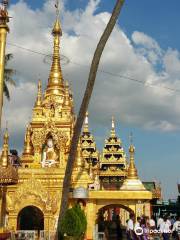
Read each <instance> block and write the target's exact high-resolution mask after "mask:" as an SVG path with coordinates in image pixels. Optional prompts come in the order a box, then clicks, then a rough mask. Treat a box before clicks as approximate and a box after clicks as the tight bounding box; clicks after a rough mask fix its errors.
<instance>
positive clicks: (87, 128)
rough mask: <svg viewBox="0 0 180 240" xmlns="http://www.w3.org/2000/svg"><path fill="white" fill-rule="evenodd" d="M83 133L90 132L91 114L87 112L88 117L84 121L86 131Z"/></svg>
mask: <svg viewBox="0 0 180 240" xmlns="http://www.w3.org/2000/svg"><path fill="white" fill-rule="evenodd" d="M83 132H89V113H88V112H86V116H85V119H84V129H83Z"/></svg>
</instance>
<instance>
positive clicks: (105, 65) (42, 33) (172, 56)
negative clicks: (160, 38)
mask: <svg viewBox="0 0 180 240" xmlns="http://www.w3.org/2000/svg"><path fill="white" fill-rule="evenodd" d="M99 2H100V1H95V0H91V1H89V4H88V5H87V7H86V9H85V10H76V11H73V12H70V11H69V10H67V9H65V7H64V5H62V6H63V7H62V13H61V16H62V29H63V37H62V43H61V52H62V54H63V55H65V56H67V57H68V58H69V59H70V60H71V63H69V64H68V65H64V66H63V70H64V76H65V78H66V79H68V80H69V81H70V82H71V83H72V85H73V91H74V97H75V104H76V109H77V108H78V106H79V103H80V101H81V99H82V94H83V91H84V88H85V84H86V81H87V78H88V72H89V68H88V67H83V66H79V65H76V64H74V63H79V64H82V65H89V64H90V62H91V59H92V57H93V53H94V50H95V47H96V45H97V42H98V40H99V37H100V35H101V34H102V32H103V30H104V28H105V26H106V23H107V21H108V19H109V17H110V14H109V13H108V12H101V13H98V14H94V12H95V10H96V8H97V6H98V3H99ZM10 15H11V16H12V17H13V18H12V20H11V23H10V29H11V32H10V34H9V36H8V42H10V43H13V44H17V45H21V46H22V47H25V48H30V49H33V50H34V51H38V52H43V53H46V54H50V53H51V52H52V36H51V35H50V31H51V28H50V26H52V24H53V21H54V9H53V3H52V1H50V0H49V1H46V2H45V4H44V7H43V8H42V9H41V10H33V9H30V7H29V6H27V4H26V3H25V2H23V1H20V2H18V3H17V4H15V5H11V9H10ZM8 51H9V52H12V53H13V54H14V60H13V61H12V63H11V66H12V67H13V68H15V69H17V71H18V75H17V76H16V78H17V81H19V84H20V85H19V86H18V88H17V89H12V91H11V95H12V96H11V98H12V102H11V103H10V104H6V106H7V110H6V113H5V115H6V116H8V117H7V118H8V119H9V125H10V126H11V125H12V126H14V123H13V120H14V116H15V115H16V114H17V112H18V114H20V115H18V117H17V119H18V120H17V123H16V127H15V129H16V131H15V132H14V134H13V136H16V133H17V132H23V129H24V127H25V124H26V122H27V120H28V117H29V116H30V115H31V110H32V107H33V99H34V97H35V94H36V88H35V84H36V83H37V80H38V78H39V76H40V77H41V79H42V80H43V85H44V86H45V85H46V83H47V79H48V72H49V68H50V65H48V64H45V63H44V62H43V59H44V57H43V56H41V55H37V54H34V53H30V52H28V51H25V50H23V49H19V48H16V47H14V46H11V45H8ZM157 63H158V64H159V63H161V68H160V69H157V68H156V64H157ZM100 68H101V69H103V70H105V71H109V72H112V73H115V74H119V75H125V76H129V77H132V78H134V79H138V80H141V81H144V82H145V86H143V85H142V84H138V83H137V82H132V81H130V80H128V79H123V78H118V77H113V76H111V75H107V74H104V73H100V72H99V73H98V76H97V82H96V86H95V89H94V93H93V98H92V100H91V106H90V109H91V114H92V118H93V119H94V121H95V122H96V123H97V124H102V125H104V126H105V125H107V123H108V122H109V118H110V117H111V115H115V116H117V120H121V122H122V123H126V124H130V125H133V126H140V127H144V128H146V129H151V130H157V129H158V130H161V131H173V130H176V129H180V120H179V119H180V109H179V104H180V96H179V95H178V94H174V93H173V92H171V91H168V90H167V89H163V88H161V86H167V87H170V88H179V89H180V82H179V77H178V76H179V72H180V59H179V52H178V51H177V50H170V49H169V50H168V51H164V50H162V49H161V48H160V46H159V44H158V43H157V42H156V41H155V40H154V39H153V38H151V37H150V36H147V35H146V34H145V33H141V32H138V31H134V33H133V34H132V39H130V38H128V37H127V35H126V34H125V33H124V32H123V31H122V30H121V29H120V27H119V26H116V27H115V30H114V31H113V34H112V36H111V37H110V40H109V42H108V44H107V46H106V49H105V51H104V53H103V57H102V60H101V65H100ZM27 84H29V85H27ZM149 84H152V85H153V84H156V86H159V87H156V88H154V87H149ZM102 115H103V118H102Z"/></svg>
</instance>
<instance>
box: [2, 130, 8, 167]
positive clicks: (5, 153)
mask: <svg viewBox="0 0 180 240" xmlns="http://www.w3.org/2000/svg"><path fill="white" fill-rule="evenodd" d="M8 153H9V134H8V129H7V128H6V130H5V133H4V142H3V149H2V154H1V165H2V167H4V168H6V167H8V161H9V159H8Z"/></svg>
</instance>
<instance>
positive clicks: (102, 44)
mask: <svg viewBox="0 0 180 240" xmlns="http://www.w3.org/2000/svg"><path fill="white" fill-rule="evenodd" d="M123 3H124V0H117V1H116V5H115V7H114V10H113V12H112V15H111V18H110V20H109V22H108V24H107V26H106V28H105V30H104V33H103V35H102V36H101V39H100V41H99V43H98V45H97V48H96V51H95V53H94V57H93V60H92V64H91V68H90V72H89V78H88V82H87V86H86V90H85V93H84V97H83V101H82V103H81V107H80V110H79V114H78V118H77V121H76V124H75V128H74V134H73V137H72V141H71V145H70V152H69V157H68V161H67V165H66V171H65V177H64V182H63V189H62V197H61V207H60V214H59V219H58V226H59V223H60V221H61V219H62V217H63V215H64V213H65V211H66V210H67V208H68V197H69V188H70V184H71V175H72V171H73V165H74V161H75V158H76V151H77V145H78V141H79V137H80V134H81V129H82V125H83V122H84V118H85V114H86V111H87V109H88V104H89V101H90V99H91V95H92V91H93V87H94V83H95V80H96V74H97V70H98V66H99V62H100V59H101V56H102V53H103V50H104V48H105V45H106V43H107V41H108V39H109V36H110V35H111V32H112V30H113V28H114V26H115V24H116V22H117V19H118V16H119V14H120V11H121V8H122V6H123Z"/></svg>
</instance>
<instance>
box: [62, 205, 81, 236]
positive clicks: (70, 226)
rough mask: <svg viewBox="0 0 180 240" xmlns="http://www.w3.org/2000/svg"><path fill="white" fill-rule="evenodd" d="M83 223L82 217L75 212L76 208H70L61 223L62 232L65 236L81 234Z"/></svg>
mask: <svg viewBox="0 0 180 240" xmlns="http://www.w3.org/2000/svg"><path fill="white" fill-rule="evenodd" d="M81 229H82V225H81V221H80V218H79V217H78V216H77V214H76V213H75V211H74V209H73V208H71V209H68V210H67V211H66V213H65V215H64V217H63V219H62V221H61V223H60V232H61V234H62V235H63V236H64V235H65V234H66V235H67V236H73V237H78V236H81V233H82V231H81Z"/></svg>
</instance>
